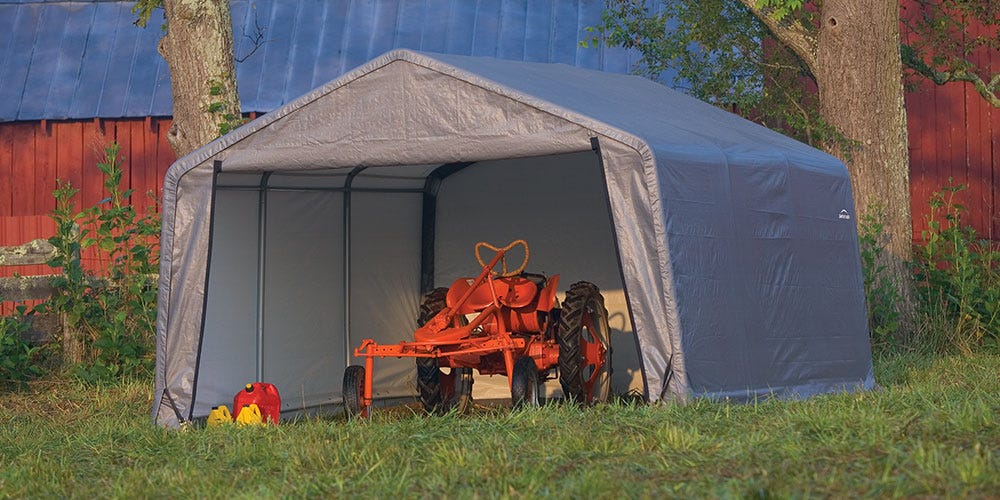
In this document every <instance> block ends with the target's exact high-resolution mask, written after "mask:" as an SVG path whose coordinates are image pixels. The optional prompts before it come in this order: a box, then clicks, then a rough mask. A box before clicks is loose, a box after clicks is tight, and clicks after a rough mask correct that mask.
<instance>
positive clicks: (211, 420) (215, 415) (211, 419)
mask: <svg viewBox="0 0 1000 500" xmlns="http://www.w3.org/2000/svg"><path fill="white" fill-rule="evenodd" d="M207 423H208V426H209V427H214V426H216V425H225V424H231V423H233V416H232V415H230V414H229V408H228V407H227V406H226V405H221V406H216V407H215V408H212V411H210V412H208V422H207Z"/></svg>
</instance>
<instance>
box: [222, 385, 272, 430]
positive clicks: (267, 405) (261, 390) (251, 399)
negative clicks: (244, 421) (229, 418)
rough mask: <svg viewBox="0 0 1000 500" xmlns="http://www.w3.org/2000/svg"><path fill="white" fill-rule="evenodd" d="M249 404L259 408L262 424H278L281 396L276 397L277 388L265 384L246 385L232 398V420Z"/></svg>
mask: <svg viewBox="0 0 1000 500" xmlns="http://www.w3.org/2000/svg"><path fill="white" fill-rule="evenodd" d="M251 403H252V404H256V405H257V407H258V408H260V414H261V416H262V417H263V418H264V423H271V424H274V425H277V424H278V417H279V414H280V413H281V396H279V395H278V388H277V387H275V386H274V385H272V384H268V383H266V382H254V383H252V384H247V385H246V387H244V388H243V390H241V391H240V392H237V393H236V396H234V397H233V418H235V417H237V416H239V414H240V410H242V409H243V407H244V406H249V405H250V404H251Z"/></svg>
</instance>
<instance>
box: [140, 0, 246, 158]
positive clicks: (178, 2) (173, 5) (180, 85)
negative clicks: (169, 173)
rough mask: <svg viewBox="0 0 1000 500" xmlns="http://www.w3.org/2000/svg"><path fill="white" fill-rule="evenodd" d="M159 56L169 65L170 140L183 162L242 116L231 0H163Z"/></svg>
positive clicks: (168, 135)
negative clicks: (163, 30)
mask: <svg viewBox="0 0 1000 500" xmlns="http://www.w3.org/2000/svg"><path fill="white" fill-rule="evenodd" d="M163 8H164V11H165V17H166V19H167V34H166V35H164V37H163V38H162V39H161V40H160V47H159V50H160V55H162V56H163V58H164V59H166V60H167V65H169V66H170V84H171V90H172V93H173V98H174V118H173V125H172V126H171V127H170V131H169V132H167V140H169V141H170V146H171V147H172V148H173V149H174V153H176V154H177V157H178V158H180V157H181V156H184V155H186V154H188V153H190V152H191V151H194V150H195V149H197V148H198V147H200V146H202V145H204V144H206V143H208V142H210V141H212V140H213V139H215V138H217V137H219V135H221V134H220V126H221V125H223V124H224V123H227V122H229V123H235V122H236V121H237V120H238V119H239V118H240V99H239V94H237V90H236V67H235V65H234V63H233V27H232V19H231V16H230V11H229V1H228V0H165V1H164V2H163Z"/></svg>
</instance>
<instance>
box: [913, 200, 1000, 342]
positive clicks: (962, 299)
mask: <svg viewBox="0 0 1000 500" xmlns="http://www.w3.org/2000/svg"><path fill="white" fill-rule="evenodd" d="M964 189H965V186H964V185H957V186H956V185H949V186H945V187H944V188H942V190H941V191H939V192H936V193H934V194H933V195H932V196H931V200H930V212H929V213H928V215H927V216H926V220H927V229H926V230H923V231H921V242H920V244H919V245H918V246H917V249H916V251H915V252H914V257H915V262H914V279H915V280H916V285H917V286H916V291H917V296H918V300H919V307H920V310H921V313H922V316H923V320H924V321H923V323H922V325H921V327H920V329H919V332H918V336H919V339H918V341H919V342H920V343H921V344H923V345H924V346H925V347H927V348H929V349H932V350H934V351H937V352H950V351H958V352H962V353H969V352H972V351H974V350H977V349H979V348H983V347H986V348H991V349H996V348H998V347H1000V252H998V251H997V250H996V249H995V248H994V246H993V244H991V242H989V241H988V240H983V239H979V238H978V237H977V235H976V231H975V230H974V229H973V228H972V227H971V226H969V225H967V224H964V223H963V221H962V214H963V213H965V207H963V206H962V205H961V204H959V203H958V201H957V199H956V195H957V194H958V193H959V192H961V191H962V190H964Z"/></svg>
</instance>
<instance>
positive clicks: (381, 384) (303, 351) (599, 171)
mask: <svg viewBox="0 0 1000 500" xmlns="http://www.w3.org/2000/svg"><path fill="white" fill-rule="evenodd" d="M162 214H163V232H162V238H161V266H160V283H159V310H158V320H157V332H156V336H157V353H156V397H155V398H154V405H153V418H154V420H155V422H157V423H158V424H162V425H168V426H175V425H178V424H179V423H180V422H182V421H185V420H190V419H192V418H198V417H202V416H205V415H207V414H208V411H209V410H210V409H211V408H212V407H213V406H215V405H219V404H225V403H227V402H228V401H231V399H232V395H233V394H234V393H235V392H236V391H237V390H238V389H239V388H240V387H242V385H243V384H244V383H246V382H250V381H254V380H263V381H267V382H271V383H274V384H275V385H276V386H277V387H278V388H279V390H280V391H281V394H282V397H283V402H282V411H292V410H299V409H309V408H316V407H323V406H326V405H334V406H335V405H337V404H339V401H340V398H341V394H340V392H341V377H342V374H343V370H344V369H345V367H346V366H347V365H348V364H354V363H356V361H353V360H352V356H351V351H352V349H353V348H354V347H356V346H357V345H358V344H359V343H360V341H361V339H363V338H374V339H375V340H376V341H378V342H397V341H401V340H407V339H411V338H412V333H413V330H414V328H415V326H416V311H417V308H418V305H419V300H420V296H421V293H422V292H423V291H426V290H428V289H430V288H432V287H435V286H447V285H448V284H450V283H451V281H452V280H454V279H455V278H457V277H460V276H466V275H475V274H476V273H477V271H478V269H477V266H476V264H475V260H474V259H473V258H472V253H471V252H472V246H473V244H474V243H475V242H476V241H490V242H493V243H499V244H503V243H506V242H508V241H510V240H513V239H516V238H524V239H526V240H527V241H528V242H529V244H530V245H531V262H530V264H529V270H533V271H536V272H537V271H544V272H547V273H549V274H560V275H561V283H563V286H562V287H561V288H563V289H565V288H568V286H569V284H570V283H572V282H574V281H578V280H586V281H591V282H594V283H596V284H597V285H598V286H599V287H601V289H602V291H603V292H604V293H605V295H606V298H607V304H608V309H609V312H610V314H611V322H612V329H613V332H612V343H613V346H614V351H613V352H614V358H613V365H614V375H613V378H612V383H613V389H614V390H615V391H616V392H619V393H625V392H633V393H639V394H642V395H643V396H644V397H645V398H646V399H648V400H650V401H657V400H660V399H664V398H679V399H686V398H688V397H692V396H694V397H711V398H724V397H729V398H734V399H740V400H743V399H747V398H753V397H757V396H767V395H771V394H773V395H777V396H780V397H801V396H809V395H813V394H817V393H822V392H830V391H837V390H850V389H856V388H871V387H873V385H874V377H873V372H872V362H871V350H870V345H869V340H868V330H867V321H866V318H865V304H864V290H863V281H862V276H861V269H860V257H859V253H858V244H857V243H858V242H857V234H856V229H855V221H854V218H853V201H852V197H851V188H850V181H849V178H848V174H847V170H846V168H845V167H844V165H843V164H842V163H841V162H840V161H839V160H837V159H836V158H833V157H831V156H829V155H827V154H825V153H822V152H820V151H817V150H815V149H813V148H811V147H809V146H806V145H804V144H802V143H799V142H797V141H794V140H792V139H790V138H787V137H785V136H783V135H781V134H778V133H775V132H773V131H770V130H767V129H765V128H763V127H760V126H758V125H756V124H754V123H751V122H749V121H746V120H744V119H742V118H739V117H738V116H736V115H733V114H731V113H728V112H726V111H724V110H721V109H718V108H716V107H714V106H711V105H708V104H706V103H703V102H700V101H698V100H696V99H693V98H691V97H688V96H685V95H683V94H680V93H677V92H674V91H671V90H669V89H667V88H665V87H663V86H662V85H659V84H656V83H654V82H651V81H648V80H645V79H642V78H639V77H633V76H623V75H615V74H608V73H601V72H596V71H590V70H584V69H579V68H574V67H571V66H567V65H561V64H537V63H523V62H512V61H503V60H495V59H487V58H471V57H462V56H446V55H438V54H427V53H418V52H412V51H405V50H400V51H393V52H390V53H388V54H385V55H383V56H381V57H379V58H377V59H374V60H372V61H370V62H369V63H367V64H365V65H363V66H362V67H360V68H358V69H356V70H354V71H352V72H351V73H348V74H346V75H344V76H343V77H341V78H338V79H337V80H335V81H333V82H331V83H329V84H326V85H324V86H322V87H319V88H317V89H315V90H313V91H312V92H310V93H308V94H306V95H304V96H303V97H301V98H300V99H298V100H296V101H294V102H292V103H290V104H288V105H287V106H284V107H282V108H280V109H278V110H276V111H274V112H272V113H269V114H267V115H265V116H263V117H261V118H258V119H257V120H254V121H253V122H250V123H249V124H247V125H245V126H243V127H241V128H239V129H238V130H236V131H234V132H233V133H230V134H228V135H226V136H224V137H222V138H220V139H219V140H216V141H215V142H212V143H211V144H208V145H206V146H205V147H203V148H201V149H199V150H197V151H195V152H194V153H192V154H190V155H188V156H186V157H184V158H182V159H180V160H178V161H177V163H175V164H174V165H173V166H172V167H171V168H170V170H169V172H168V173H167V176H166V179H165V181H164V188H163V210H162ZM414 374H415V370H414V369H413V362H412V360H407V359H403V360H385V361H383V360H379V361H378V362H377V363H376V370H375V392H376V397H377V398H378V399H380V400H389V399H393V398H402V397H412V396H413V395H414V394H415V392H416V391H415V382H414V380H413V377H414ZM476 387H477V390H481V391H485V392H484V394H486V393H489V391H490V390H491V389H490V388H491V387H492V388H493V390H497V387H500V388H505V387H506V382H502V383H498V382H497V381H495V380H489V379H486V378H485V377H484V378H483V380H480V379H479V378H477V380H476ZM497 391H498V390H497ZM495 393H496V394H500V393H502V391H499V392H495ZM474 395H476V393H474Z"/></svg>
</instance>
